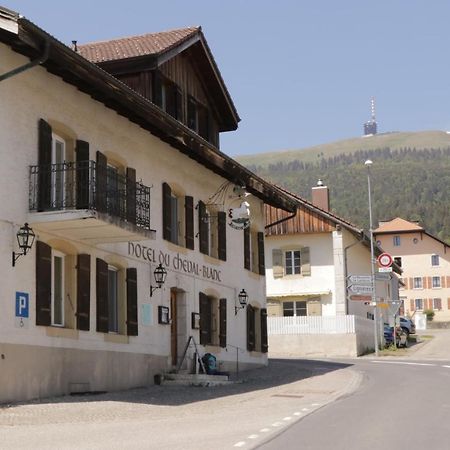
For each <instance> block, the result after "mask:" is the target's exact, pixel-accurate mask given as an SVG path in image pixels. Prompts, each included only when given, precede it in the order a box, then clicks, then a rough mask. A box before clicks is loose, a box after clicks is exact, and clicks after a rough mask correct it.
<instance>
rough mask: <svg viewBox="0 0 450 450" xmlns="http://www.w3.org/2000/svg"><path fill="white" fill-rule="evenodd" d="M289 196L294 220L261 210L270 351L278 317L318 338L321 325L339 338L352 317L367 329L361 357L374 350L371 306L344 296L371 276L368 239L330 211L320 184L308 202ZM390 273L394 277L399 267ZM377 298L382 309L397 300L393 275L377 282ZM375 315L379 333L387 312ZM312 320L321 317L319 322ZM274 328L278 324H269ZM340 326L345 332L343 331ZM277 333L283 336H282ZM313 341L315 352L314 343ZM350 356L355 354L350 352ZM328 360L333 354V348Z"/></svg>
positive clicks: (269, 209) (362, 297)
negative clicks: (361, 277) (295, 322)
mask: <svg viewBox="0 0 450 450" xmlns="http://www.w3.org/2000/svg"><path fill="white" fill-rule="evenodd" d="M286 193H288V192H287V191H286ZM290 196H291V198H292V199H293V200H295V201H296V203H297V211H296V213H295V214H289V213H286V212H284V211H281V210H280V209H277V208H274V207H271V206H267V207H266V223H267V224H266V280H267V311H268V316H269V340H270V342H269V344H270V348H271V351H272V350H274V345H273V344H274V343H275V338H272V336H270V333H271V328H270V323H271V322H270V320H271V319H272V318H280V317H281V318H282V317H284V318H292V317H294V318H295V317H304V318H305V319H304V320H303V322H304V328H305V333H309V332H311V327H312V328H314V327H315V330H312V331H313V332H314V333H319V334H320V333H322V332H323V327H322V326H323V325H321V324H324V323H325V322H326V323H327V324H329V325H327V326H331V327H332V328H333V330H335V331H334V332H336V333H339V331H336V330H338V329H339V327H340V326H341V325H339V324H340V323H341V322H342V323H343V324H344V322H345V321H347V320H348V319H346V317H345V316H354V317H356V319H352V320H357V321H358V323H364V324H365V325H361V326H362V327H364V328H365V329H366V332H365V334H366V339H365V341H364V343H363V344H361V345H359V350H358V351H359V352H360V351H363V350H364V346H365V347H366V348H367V347H369V346H370V345H372V348H373V344H372V342H373V330H372V329H371V328H370V326H368V325H367V320H368V319H369V320H370V319H373V314H374V308H373V306H371V305H370V301H371V294H367V293H364V294H362V295H361V294H360V293H358V292H352V291H351V290H348V288H349V285H350V284H352V283H351V282H350V281H349V280H348V277H350V276H351V275H353V276H357V275H365V276H370V275H371V253H370V239H369V237H368V236H367V235H366V234H365V232H364V231H363V230H362V229H360V228H358V227H357V226H355V225H353V224H351V223H350V222H348V221H346V220H344V219H342V218H340V217H338V216H336V215H335V214H332V213H331V212H330V211H329V190H328V187H326V186H324V185H323V183H322V182H321V181H320V182H319V183H318V185H317V186H316V187H313V188H312V202H309V201H307V200H305V199H303V198H300V197H299V196H297V195H294V194H292V193H290ZM271 224H272V225H271ZM375 252H376V255H378V254H380V252H381V250H380V249H378V248H376V249H375ZM395 270H396V271H397V273H398V272H399V268H398V267H395ZM376 297H377V302H378V303H379V304H381V305H383V306H385V305H387V303H388V302H391V301H392V300H398V278H397V276H396V275H395V274H394V275H393V276H392V279H391V280H390V281H384V280H378V281H376ZM377 310H378V314H379V315H380V321H379V322H380V329H381V326H382V323H383V322H385V321H388V315H389V312H388V308H383V307H378V308H377ZM313 316H316V317H317V316H320V319H314V318H313ZM310 318H311V319H310ZM325 318H330V319H325ZM333 318H334V319H333ZM340 318H341V319H340ZM333 320H334V321H333ZM275 322H280V323H281V322H282V321H281V320H278V319H277V320H276V319H274V320H273V323H274V324H275ZM300 322H302V320H299V323H300ZM303 322H302V323H303ZM311 324H315V325H311ZM331 324H333V325H331ZM342 326H343V327H344V328H345V327H346V326H347V325H345V324H344V325H342ZM336 327H337V328H336ZM352 327H353V328H352ZM300 328H301V327H300ZM300 328H297V330H299V329H300ZM354 329H355V325H352V326H351V327H350V331H349V332H350V333H354V332H355V331H354ZM273 330H275V329H273ZM352 330H353V331H352ZM277 333H280V334H282V331H281V330H278V331H277ZM299 333H300V331H299ZM380 334H381V332H380ZM370 335H371V336H372V337H371V338H370ZM315 339H316V350H317V346H318V344H317V343H318V342H319V341H318V340H317V338H315ZM333 339H334V338H333ZM290 341H292V337H290V338H287V340H286V341H285V342H286V343H287V345H288V346H289V345H290V344H289V342H290ZM311 342H312V345H311V347H312V349H311V351H310V353H311V354H312V353H314V351H315V350H314V348H313V347H314V342H313V341H311ZM302 345H303V346H304V347H306V346H307V345H309V344H306V342H303V343H302ZM324 345H330V346H335V345H338V346H339V345H342V343H341V344H339V343H338V342H337V341H336V340H335V342H334V343H333V342H332V340H328V341H327V342H326V343H325V344H324ZM321 351H322V353H327V351H328V350H327V349H325V348H323V349H322V350H321ZM349 352H350V353H352V352H353V353H354V352H355V347H352V349H351V351H349ZM328 354H332V347H330V349H329V353H328Z"/></svg>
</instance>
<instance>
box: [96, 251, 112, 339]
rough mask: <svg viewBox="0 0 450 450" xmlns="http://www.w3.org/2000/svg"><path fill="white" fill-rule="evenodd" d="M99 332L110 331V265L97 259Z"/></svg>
mask: <svg viewBox="0 0 450 450" xmlns="http://www.w3.org/2000/svg"><path fill="white" fill-rule="evenodd" d="M96 262H97V264H96V266H97V267H96V269H97V271H96V272H97V283H96V292H97V331H98V332H100V333H107V332H108V331H109V326H108V325H109V323H108V322H109V321H108V264H107V263H106V262H105V261H103V260H102V259H100V258H97V261H96Z"/></svg>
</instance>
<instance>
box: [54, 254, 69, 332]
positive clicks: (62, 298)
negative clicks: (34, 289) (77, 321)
mask: <svg viewBox="0 0 450 450" xmlns="http://www.w3.org/2000/svg"><path fill="white" fill-rule="evenodd" d="M55 258H60V259H61V299H60V301H61V305H60V306H61V322H59V323H58V322H56V321H55V305H56V299H55V291H56V289H55V281H56V277H55V269H56V264H55ZM65 258H66V255H65V254H64V253H62V252H59V251H57V250H52V276H51V286H52V290H51V316H52V326H54V327H64V325H65V321H64V317H65V311H64V300H65V292H66V285H65V262H66V261H65Z"/></svg>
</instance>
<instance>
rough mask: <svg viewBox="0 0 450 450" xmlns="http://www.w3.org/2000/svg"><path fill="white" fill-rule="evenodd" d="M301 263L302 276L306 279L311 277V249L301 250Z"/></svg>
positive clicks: (303, 248) (304, 248)
mask: <svg viewBox="0 0 450 450" xmlns="http://www.w3.org/2000/svg"><path fill="white" fill-rule="evenodd" d="M300 263H301V265H302V275H303V276H305V277H310V276H311V262H310V259H309V247H302V248H301V249H300Z"/></svg>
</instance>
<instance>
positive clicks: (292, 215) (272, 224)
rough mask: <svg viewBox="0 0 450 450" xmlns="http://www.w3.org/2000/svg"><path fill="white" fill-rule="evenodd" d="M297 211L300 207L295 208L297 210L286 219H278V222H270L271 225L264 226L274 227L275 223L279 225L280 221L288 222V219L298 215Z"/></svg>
mask: <svg viewBox="0 0 450 450" xmlns="http://www.w3.org/2000/svg"><path fill="white" fill-rule="evenodd" d="M297 211H298V208H295V212H294V213H293V214H291V215H290V216H287V217H285V218H284V219H280V220H277V221H276V222H272V223H269V225H266V226H265V227H264V228H265V229H267V228H270V227H273V226H275V225H278V224H279V223H282V222H286V220H289V219H292V218H293V217H295V216H296V215H297Z"/></svg>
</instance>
